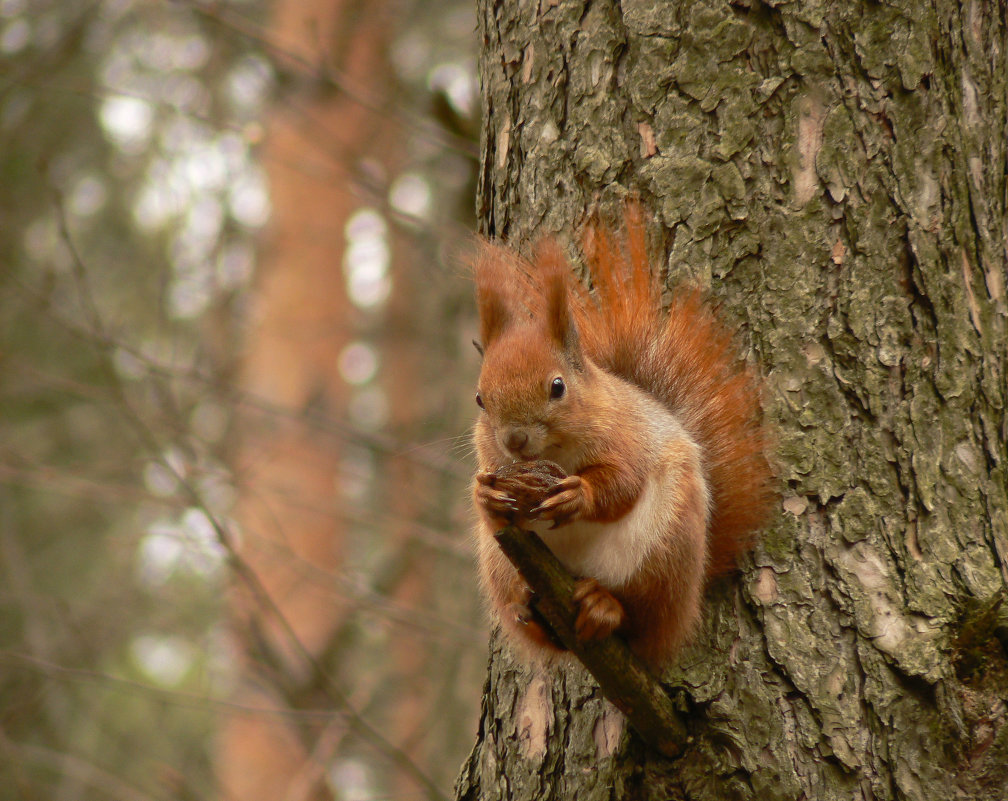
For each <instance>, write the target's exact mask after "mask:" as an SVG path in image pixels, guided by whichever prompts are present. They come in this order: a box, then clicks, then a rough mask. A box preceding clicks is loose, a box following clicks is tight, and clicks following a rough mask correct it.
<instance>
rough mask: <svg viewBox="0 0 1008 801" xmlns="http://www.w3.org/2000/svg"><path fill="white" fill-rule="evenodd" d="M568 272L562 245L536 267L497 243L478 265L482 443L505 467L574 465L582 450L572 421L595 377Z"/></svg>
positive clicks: (543, 251) (542, 251)
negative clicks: (575, 452) (510, 463)
mask: <svg viewBox="0 0 1008 801" xmlns="http://www.w3.org/2000/svg"><path fill="white" fill-rule="evenodd" d="M568 275H569V273H568V267H567V265H566V263H565V261H564V260H563V257H562V255H561V254H560V251H559V249H558V248H557V247H556V246H555V245H544V246H541V247H540V248H539V250H538V251H537V253H536V258H535V261H534V262H532V263H525V262H522V261H519V260H518V259H517V258H516V257H515V256H514V255H513V254H510V253H508V252H506V251H503V250H501V249H497V248H494V247H493V246H489V247H488V249H487V250H486V251H485V252H484V256H483V258H482V259H481V260H480V261H478V262H477V264H476V269H475V276H476V298H477V305H478V307H479V314H480V336H481V338H482V345H477V347H478V348H479V349H480V352H481V354H482V355H483V366H482V369H481V370H480V377H479V384H478V386H477V391H476V403H477V404H478V405H479V407H480V409H481V414H480V419H479V422H478V423H477V427H476V436H477V444H478V446H479V447H481V448H493V449H494V450H495V451H497V452H498V455H499V456H500V458H501V460H502V461H504V462H505V463H506V461H507V460H519V459H522V460H525V459H540V458H545V459H551V460H553V461H556V462H558V463H559V464H561V465H562V466H565V467H566V466H567V465H564V462H565V461H569V459H567V458H565V457H567V456H570V451H571V449H572V448H576V447H577V441H578V437H577V432H575V431H573V430H572V425H571V423H572V422H573V421H574V420H576V419H578V418H579V409H580V407H581V405H582V404H581V398H583V397H584V393H583V392H582V391H581V390H582V388H583V386H584V383H585V381H586V380H587V373H586V369H585V367H586V365H585V359H584V356H583V354H582V352H581V345H580V342H579V340H578V334H577V328H576V326H575V324H574V319H573V317H572V314H571V310H570V303H569V297H568V283H567V282H568V280H569V278H568Z"/></svg>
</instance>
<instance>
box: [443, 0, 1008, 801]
mask: <svg viewBox="0 0 1008 801" xmlns="http://www.w3.org/2000/svg"><path fill="white" fill-rule="evenodd" d="M479 6H480V11H479V13H480V31H481V34H482V41H483V48H484V49H483V57H482V64H481V66H482V73H483V74H482V78H483V103H484V115H485V116H484V125H485V129H484V132H483V153H482V159H483V164H482V171H481V178H482V180H481V187H480V192H479V199H478V211H479V214H480V218H481V221H482V226H483V230H484V231H485V232H486V233H488V234H490V235H493V236H498V237H504V238H507V239H510V240H512V241H521V240H524V239H526V238H530V237H535V236H538V235H543V234H549V233H556V232H565V233H564V234H563V235H569V232H570V231H571V230H572V227H575V226H576V225H577V223H578V222H579V221H581V220H583V219H584V216H585V213H586V211H587V210H589V209H591V208H593V207H595V206H598V207H601V208H602V210H603V212H604V213H608V214H615V213H616V210H617V209H618V208H619V205H620V202H621V201H622V199H623V198H624V196H626V195H627V194H628V193H632V194H635V195H637V196H638V197H640V198H641V200H642V201H643V203H644V205H645V206H647V207H648V208H650V209H651V210H652V211H653V212H654V214H655V217H656V222H657V225H656V226H655V228H656V231H657V237H656V238H657V239H658V246H659V248H658V249H659V250H660V251H661V254H662V255H664V257H665V258H666V259H667V265H668V268H669V272H670V275H671V278H672V280H673V281H674V280H681V279H684V278H685V279H690V280H693V281H696V282H699V283H701V284H703V285H704V286H706V287H708V288H709V291H710V293H711V294H712V295H713V296H714V297H716V298H717V299H718V301H720V302H721V303H722V307H723V311H722V313H723V317H724V318H725V319H726V320H727V321H730V322H732V323H734V324H735V325H737V326H738V328H739V330H740V331H741V332H743V333H742V334H740V337H739V339H740V342H741V343H742V344H743V345H748V346H749V348H750V350H751V358H752V359H753V360H754V362H755V363H757V364H758V365H759V366H760V370H761V372H762V374H763V375H764V376H765V382H766V383H765V398H764V409H765V413H766V417H767V419H768V421H771V422H772V424H773V426H774V428H775V438H776V442H777V448H776V450H777V464H778V474H779V478H780V490H781V511H780V514H779V516H778V517H777V519H775V520H774V521H773V523H772V524H771V525H770V526H769V527H768V528H767V530H766V531H765V532H764V534H763V536H762V539H761V542H760V543H759V544H758V546H757V547H756V548H755V550H754V552H753V555H752V557H751V558H749V559H748V560H747V561H746V563H745V565H744V566H743V570H742V571H741V573H740V574H739V575H737V576H735V577H732V578H729V579H727V580H725V581H723V582H720V583H719V584H718V585H716V586H715V587H712V588H711V591H710V592H709V593H708V604H707V612H706V621H705V624H704V628H703V630H702V632H701V634H700V635H699V636H698V637H697V638H696V640H695V642H694V644H693V645H692V646H690V647H689V648H687V649H686V650H685V651H684V652H683V653H682V654H681V656H680V658H679V659H678V662H677V664H676V665H674V666H672V667H671V668H670V669H669V670H668V671H667V673H666V676H665V680H666V682H667V684H668V690H669V693H670V694H671V695H672V697H673V698H674V699H675V700H676V702H677V704H678V705H679V706H680V707H681V708H682V710H683V712H684V713H685V715H686V717H687V721H688V727H689V730H690V735H691V738H690V740H689V742H688V744H687V747H686V750H685V753H684V754H683V755H682V756H681V757H680V758H679V759H675V760H671V759H666V758H663V757H660V756H658V755H657V754H655V753H654V752H652V751H650V750H648V748H647V747H646V746H645V745H643V743H641V742H640V741H639V740H638V739H637V738H636V736H635V735H633V734H630V735H625V734H624V733H623V731H624V728H623V726H622V723H621V718H620V715H619V713H617V712H615V710H613V708H612V707H610V706H608V704H607V703H606V702H604V701H603V700H602V699H601V697H600V696H599V693H598V691H597V690H596V689H595V686H594V684H593V682H592V681H591V680H590V679H589V678H587V677H586V675H585V674H583V673H582V672H580V671H578V670H568V671H562V672H560V673H557V674H555V675H546V674H534V673H532V672H530V671H528V670H527V669H525V668H523V667H521V666H520V665H518V664H516V662H515V661H514V660H513V659H512V657H511V656H510V654H509V653H508V651H507V648H506V646H505V645H503V644H502V643H501V642H500V640H496V641H495V646H494V647H493V649H492V654H491V661H490V668H489V677H488V683H487V689H486V695H485V698H484V705H483V716H482V721H481V725H480V732H479V739H478V742H477V744H476V747H475V749H474V751H473V753H472V756H471V757H470V760H469V762H468V763H467V764H466V765H465V767H464V768H463V772H462V775H461V777H460V780H459V784H458V788H457V794H458V798H459V799H497V798H502V799H503V798H507V799H519V798H536V799H552V798H556V799H569V798H578V799H589V798H592V799H595V798H634V799H652V798H653V799H669V798H691V799H726V798H758V799H776V798H780V799H796V798H815V799H819V800H820V801H824V800H826V799H844V801H847V800H848V799H851V798H881V799H933V798H948V799H952V798H969V799H988V798H989V799H995V798H1002V797H1003V793H1004V787H1005V786H1008V726H1006V725H1005V724H1006V721H1008V712H1006V703H1008V658H1006V647H1008V609H1006V605H1004V604H1002V601H1003V600H1004V598H1005V594H1006V585H1008V491H1006V484H1008V476H1006V457H1008V452H1006V444H1005V442H1006V439H1008V431H1006V422H1005V399H1006V394H1008V393H1006V379H1005V376H1006V372H1005V370H1006V353H1008V334H1006V328H1008V321H1006V317H1008V310H1006V298H1005V283H1006V273H1008V268H1006V264H1008V251H1006V248H1008V214H1006V132H1008V112H1006V109H1008V25H1006V20H1005V17H1006V8H1005V4H1004V2H1001V3H980V2H975V3H969V4H964V5H959V4H956V3H948V2H936V3H934V4H933V6H932V7H928V8H924V7H922V6H921V5H920V4H918V3H911V2H904V3H902V4H899V3H897V4H895V5H892V4H887V5H880V4H876V3H869V2H852V3H836V4H820V3H814V2H798V3H791V4H781V5H780V6H779V7H778V6H777V4H776V3H771V4H767V5H763V4H760V3H758V2H755V1H753V2H748V1H746V0H741V1H740V2H736V3H733V4H729V3H725V2H718V1H717V0H707V1H706V2H696V3H674V2H658V0H623V2H622V3H616V2H612V0H599V2H593V3H586V2H566V1H565V0H553V1H552V2H540V3H523V4H519V3H508V4H502V3H493V2H489V0H482V2H480V4H479ZM899 6H902V7H899Z"/></svg>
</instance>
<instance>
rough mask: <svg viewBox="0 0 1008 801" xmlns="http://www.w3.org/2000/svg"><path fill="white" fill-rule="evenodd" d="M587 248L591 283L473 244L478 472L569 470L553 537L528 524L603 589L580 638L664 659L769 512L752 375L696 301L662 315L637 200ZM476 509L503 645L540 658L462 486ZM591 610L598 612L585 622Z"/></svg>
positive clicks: (589, 235)
mask: <svg viewBox="0 0 1008 801" xmlns="http://www.w3.org/2000/svg"><path fill="white" fill-rule="evenodd" d="M584 253H585V256H586V263H587V266H588V268H589V272H590V276H591V282H592V287H591V289H589V288H587V287H585V286H583V285H581V284H580V283H578V282H576V281H574V280H573V279H572V276H571V271H570V267H569V265H568V264H567V261H566V259H565V258H564V257H563V255H562V253H561V250H560V248H559V247H558V246H557V245H556V243H553V242H545V243H541V244H540V245H539V246H538V247H537V248H536V250H535V253H534V257H533V258H532V259H531V260H530V261H529V260H525V259H523V258H522V257H520V256H519V255H517V254H516V253H514V252H513V251H511V250H509V249H507V248H504V247H502V246H500V245H493V244H486V245H485V246H484V248H483V250H482V252H481V254H480V256H479V258H478V259H477V261H476V263H475V266H474V276H475V279H476V290H477V303H478V307H479V312H480V322H481V336H482V340H483V351H484V362H483V368H482V371H481V373H480V380H479V389H478V391H479V397H480V401H481V403H482V404H483V405H484V407H485V411H484V412H483V413H482V414H481V417H480V419H479V421H478V422H477V425H476V430H475V442H476V450H477V456H478V460H479V469H480V471H482V472H484V473H486V472H493V471H494V470H496V469H498V468H500V467H501V466H503V465H505V464H507V463H509V462H511V461H514V460H516V459H519V458H520V459H539V458H545V459H550V460H552V461H555V462H556V463H557V464H559V465H560V466H561V467H562V468H563V469H564V470H565V472H566V473H567V474H568V476H571V477H576V478H571V479H570V480H569V481H568V482H567V483H566V485H565V487H564V488H563V489H564V490H565V491H564V492H563V493H558V497H557V498H556V499H555V500H556V503H554V504H553V506H552V507H550V504H548V503H547V504H545V505H544V507H550V508H548V509H545V508H544V511H543V512H542V515H541V517H542V521H543V522H553V523H556V524H557V525H556V528H555V529H549V530H547V529H546V528H545V526H540V528H542V529H543V537H544V539H546V541H547V544H549V545H550V546H551V547H552V548H553V550H554V552H555V553H557V555H558V557H560V558H561V561H564V562H565V563H566V564H567V565H568V567H569V568H571V569H572V570H574V571H575V572H578V573H580V574H582V575H585V576H586V578H589V579H598V580H599V583H600V585H601V587H602V589H600V590H592V592H591V593H590V595H592V598H593V600H592V601H591V602H586V603H588V605H587V606H583V608H582V611H583V614H582V616H581V617H582V618H585V620H586V622H585V624H584V626H585V631H586V632H587V634H586V636H604V635H605V634H607V633H608V632H609V631H611V630H612V628H613V627H614V626H618V628H619V630H620V631H621V632H622V633H623V634H624V636H626V637H627V639H628V641H629V642H630V645H631V647H633V648H634V650H635V651H637V652H638V653H639V654H641V655H642V656H644V657H645V658H647V659H648V660H649V661H652V662H662V661H664V660H666V659H668V658H669V656H670V655H671V654H672V653H674V651H675V650H676V648H678V647H679V645H681V643H682V642H683V641H684V640H685V639H686V638H687V637H688V636H689V634H690V632H691V631H692V629H693V628H694V627H695V624H696V622H697V620H698V618H699V612H700V597H701V594H702V590H703V586H704V584H705V582H706V581H707V580H708V579H709V578H710V577H712V576H715V575H717V574H719V573H723V572H725V571H727V570H730V569H731V567H732V566H733V565H734V564H735V560H736V558H737V556H738V555H739V553H740V552H742V550H744V549H745V548H746V547H748V545H749V543H750V541H751V538H752V536H753V533H754V531H755V530H756V529H757V528H758V527H759V525H760V524H761V523H762V522H763V521H764V520H765V518H766V516H767V514H768V512H769V509H770V504H771V499H772V494H771V490H770V471H769V467H768V465H767V461H766V458H765V455H764V451H765V437H764V433H763V429H762V427H761V425H760V422H759V407H758V398H757V390H756V382H755V379H754V377H753V375H752V374H751V372H750V371H749V370H747V369H746V368H745V366H744V365H743V364H742V363H741V362H740V361H739V359H738V357H737V354H736V352H735V349H734V346H733V342H732V336H731V334H730V332H729V331H727V329H725V328H724V327H723V326H722V325H721V324H720V323H719V322H718V321H717V319H716V318H715V316H714V314H713V312H712V311H711V309H710V308H709V307H708V306H707V305H706V304H705V303H704V302H703V300H702V298H701V296H700V294H699V293H698V292H696V291H695V290H686V291H681V292H679V293H677V294H676V295H675V296H674V298H673V299H672V301H671V304H670V305H669V307H668V308H667V309H664V308H663V306H662V302H661V295H662V288H661V283H660V280H659V277H658V276H657V275H655V274H654V273H653V271H652V270H651V267H650V264H649V262H648V258H647V253H646V244H645V234H644V226H643V222H642V220H641V215H640V212H639V210H638V209H636V207H632V206H631V207H628V209H627V214H626V223H625V237H624V238H622V239H618V238H617V237H616V236H615V235H614V234H613V233H612V232H611V231H609V230H607V229H605V228H603V227H600V226H597V225H593V226H590V227H589V228H588V230H587V232H586V235H585V239H584ZM557 381H559V382H561V384H562V387H563V392H562V393H560V395H559V396H558V397H554V395H556V394H557V393H556V382H557ZM551 393H552V394H551ZM474 500H475V504H476V508H477V511H478V512H479V513H480V521H479V524H478V526H477V535H478V536H477V539H478V545H479V557H480V567H481V576H482V580H483V584H484V588H485V590H486V592H487V595H488V597H489V598H490V600H491V605H492V607H493V608H494V610H495V611H496V613H497V615H498V617H499V618H500V620H501V623H502V624H503V626H504V629H505V631H506V632H507V633H508V634H509V635H511V636H512V637H513V638H514V639H515V640H516V641H518V642H519V643H521V644H524V645H526V646H527V647H528V650H529V651H530V652H532V653H533V654H539V653H542V652H543V650H548V649H549V648H550V647H551V646H550V644H549V641H548V639H547V638H544V637H543V636H542V633H541V632H540V631H537V630H536V627H535V626H534V625H533V628H532V629H531V630H530V629H529V623H528V621H527V619H526V618H527V615H523V614H515V610H516V609H517V610H521V609H522V608H523V607H522V605H521V604H516V601H515V598H516V597H521V596H522V594H523V590H522V587H523V582H522V581H521V579H520V577H518V575H517V573H516V572H515V571H514V568H513V567H511V565H510V564H509V563H508V562H507V560H506V559H505V558H504V557H503V555H502V554H501V553H500V551H499V549H498V548H497V547H496V543H495V541H494V540H493V536H492V534H493V532H494V530H495V529H496V528H497V527H498V526H499V524H500V517H499V516H498V515H497V514H496V513H495V509H496V506H495V504H498V503H500V499H499V498H495V497H494V495H493V491H492V490H490V489H487V488H486V487H481V484H480V483H479V482H477V484H476V485H475V486H474ZM533 527H535V526H533ZM607 593H611V596H612V598H613V599H614V600H615V602H616V603H611V602H604V601H605V598H604V596H605V595H606V594H607ZM600 598H601V599H602V601H603V602H599V599H600ZM593 606H594V607H595V608H597V609H600V610H602V609H604V610H606V614H605V615H604V616H603V613H602V612H599V613H598V614H597V615H596V616H595V618H592V614H591V612H592V608H593ZM620 609H622V613H623V614H625V617H619V616H616V615H615V614H614V612H613V610H620ZM603 617H604V619H603ZM580 619H581V618H579V620H580ZM614 621H615V622H614Z"/></svg>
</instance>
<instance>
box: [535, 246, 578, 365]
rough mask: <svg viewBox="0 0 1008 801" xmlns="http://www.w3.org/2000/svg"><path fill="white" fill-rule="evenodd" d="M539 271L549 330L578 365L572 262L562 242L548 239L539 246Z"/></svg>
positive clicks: (537, 251)
mask: <svg viewBox="0 0 1008 801" xmlns="http://www.w3.org/2000/svg"><path fill="white" fill-rule="evenodd" d="M535 262H536V271H537V273H538V277H539V280H540V281H541V282H542V295H543V301H544V303H545V306H546V308H545V313H546V328H547V332H546V333H547V334H548V335H549V337H550V339H552V340H553V341H554V342H555V343H556V344H557V345H559V346H560V347H561V349H562V350H563V351H564V353H565V354H567V356H568V358H570V359H571V361H572V362H574V363H575V364H576V365H577V364H580V363H581V343H580V340H579V338H578V332H577V326H576V325H575V323H574V315H573V314H572V313H571V307H570V296H569V291H570V289H569V282H570V280H571V277H570V266H569V265H568V264H567V259H565V258H564V255H563V253H562V252H561V250H560V246H559V245H558V244H557V243H556V242H554V241H552V240H547V241H545V242H542V243H540V244H539V247H538V248H537V250H536V260H535Z"/></svg>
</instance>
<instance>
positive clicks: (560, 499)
mask: <svg viewBox="0 0 1008 801" xmlns="http://www.w3.org/2000/svg"><path fill="white" fill-rule="evenodd" d="M585 500H586V498H585V492H584V482H583V481H582V480H581V476H567V478H565V479H563V480H562V481H558V482H557V483H556V484H555V485H553V487H551V488H550V492H549V496H548V497H547V498H546V500H544V501H543V502H542V503H540V504H539V505H538V506H537V507H535V508H534V509H533V510H532V511H531V512H530V513H529V515H530V516H531V517H534V518H539V519H540V520H552V521H553V525H552V528H556V527H557V526H562V525H564V524H565V523H570V522H571V521H572V520H577V519H578V518H580V517H582V516H583V514H584V509H585Z"/></svg>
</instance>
